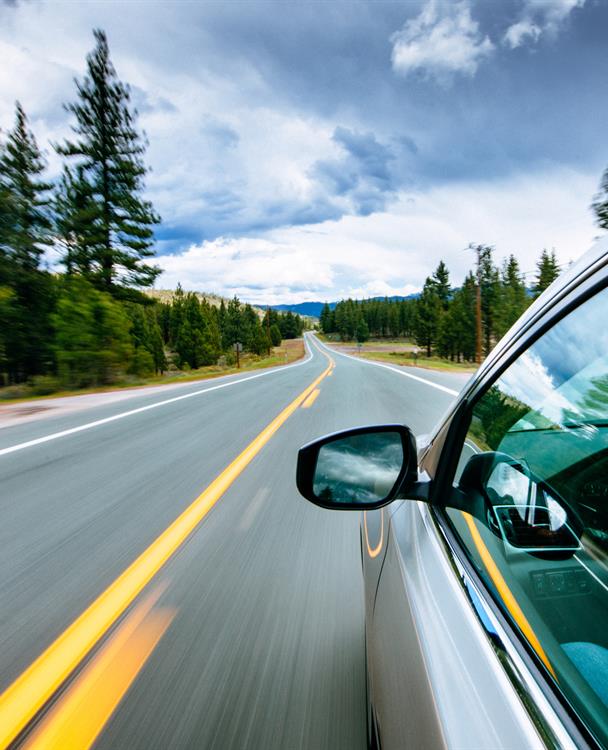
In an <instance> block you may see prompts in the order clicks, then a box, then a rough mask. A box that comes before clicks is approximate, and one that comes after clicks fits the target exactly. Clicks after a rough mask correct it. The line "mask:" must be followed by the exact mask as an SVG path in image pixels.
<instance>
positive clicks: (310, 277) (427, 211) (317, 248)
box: [157, 168, 595, 304]
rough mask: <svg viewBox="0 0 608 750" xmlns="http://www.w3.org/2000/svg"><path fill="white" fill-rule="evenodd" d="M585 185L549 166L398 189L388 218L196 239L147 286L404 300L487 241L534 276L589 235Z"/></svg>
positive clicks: (259, 295)
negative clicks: (550, 252) (541, 264)
mask: <svg viewBox="0 0 608 750" xmlns="http://www.w3.org/2000/svg"><path fill="white" fill-rule="evenodd" d="M594 186H595V174H593V175H587V174H581V173H577V172H573V171H571V170H566V169H562V168H559V169H558V168H555V169H552V170H550V171H548V172H544V173H539V174H535V175H529V176H525V177H523V176H520V177H517V178H510V179H507V180H503V181H502V182H493V183H490V182H476V183H466V184H463V183H452V184H450V185H445V186H442V187H438V188H432V189H429V190H428V191H425V192H420V193H416V194H405V193H402V194H401V195H400V198H399V200H398V201H397V202H396V203H395V204H393V205H392V206H391V208H390V212H389V211H387V212H383V213H375V214H372V215H370V216H347V217H344V218H342V219H340V220H339V221H325V222H322V223H320V224H316V225H313V226H311V227H307V228H303V227H289V228H285V229H277V230H272V231H268V232H265V233H263V235H262V236H261V237H249V238H248V237H241V238H235V239H221V240H216V241H213V242H205V243H203V244H202V245H193V246H192V247H191V248H190V249H189V250H188V251H186V252H185V253H183V254H181V255H174V256H165V257H161V258H159V259H158V261H159V263H160V265H161V266H162V267H163V268H164V269H165V273H164V274H163V275H162V276H161V277H160V279H159V280H158V282H157V286H159V287H160V288H172V287H174V286H175V285H176V284H177V282H178V281H181V283H182V284H183V285H184V287H186V288H188V289H197V290H200V291H207V292H216V293H220V294H223V295H226V296H231V295H233V294H238V295H239V296H240V297H242V298H243V299H246V300H248V301H251V302H259V303H261V304H264V303H271V304H274V303H282V302H303V301H307V300H311V299H313V300H314V299H317V300H319V299H320V300H325V299H327V300H334V299H340V298H342V297H347V296H352V297H358V298H361V297H370V296H378V295H385V294H386V295H392V294H410V293H412V292H414V291H417V290H418V289H420V288H421V286H422V284H423V283H424V279H425V277H426V276H427V275H429V274H430V273H431V272H432V271H433V270H434V268H435V267H436V266H437V264H438V262H439V261H440V260H441V259H443V260H445V261H446V263H447V264H448V267H449V269H450V272H451V278H452V283H454V284H459V283H460V282H461V281H462V279H463V278H464V276H465V275H466V273H467V272H468V270H469V269H470V268H471V266H472V263H473V257H472V255H471V253H468V252H466V250H465V248H466V247H467V245H468V244H469V242H482V243H485V244H489V245H494V246H495V247H496V256H495V259H496V261H497V262H499V261H500V260H501V259H502V258H503V257H505V256H507V255H508V254H510V253H514V254H515V256H516V257H517V258H518V259H519V261H520V265H521V268H522V270H523V271H525V272H534V269H535V264H536V261H537V259H538V257H539V255H540V251H541V250H542V249H543V247H548V248H551V247H555V248H556V251H557V255H558V259H559V261H560V263H568V262H569V261H571V260H574V259H576V258H578V257H579V256H580V255H582V253H583V252H585V251H586V250H587V249H588V248H589V246H590V244H591V242H592V240H593V236H594V230H593V225H592V218H591V214H590V212H589V210H588V208H587V203H586V199H581V196H588V195H590V194H591V193H592V192H593V189H594ZM527 279H528V281H531V279H532V274H530V275H528V277H527Z"/></svg>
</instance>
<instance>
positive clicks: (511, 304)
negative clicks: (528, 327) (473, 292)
mask: <svg viewBox="0 0 608 750" xmlns="http://www.w3.org/2000/svg"><path fill="white" fill-rule="evenodd" d="M528 304H529V301H528V295H527V292H526V285H525V284H524V280H523V276H522V274H521V271H520V270H519V263H518V262H517V259H516V258H515V256H514V255H510V256H509V257H508V258H507V259H506V260H505V262H504V265H503V267H502V271H501V276H500V289H499V293H498V295H497V299H496V305H495V310H494V327H495V333H496V336H497V338H501V337H502V336H504V334H505V333H506V332H507V331H508V330H509V328H511V326H512V325H513V324H514V323H515V321H516V320H517V319H518V318H519V316H520V315H521V314H522V313H523V311H524V310H525V309H526V307H528Z"/></svg>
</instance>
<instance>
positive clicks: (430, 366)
mask: <svg viewBox="0 0 608 750" xmlns="http://www.w3.org/2000/svg"><path fill="white" fill-rule="evenodd" d="M359 356H360V357H362V358H363V359H375V360H381V361H382V362H391V363H392V364H394V365H407V366H408V367H421V368H425V369H427V370H443V371H444V372H475V370H476V369H477V368H476V367H475V365H473V364H471V363H470V362H452V360H450V359H442V358H441V357H426V356H424V357H423V356H418V358H417V359H416V360H415V359H414V357H413V355H412V353H411V352H373V351H372V352H370V351H364V350H362V351H361V353H360V354H359Z"/></svg>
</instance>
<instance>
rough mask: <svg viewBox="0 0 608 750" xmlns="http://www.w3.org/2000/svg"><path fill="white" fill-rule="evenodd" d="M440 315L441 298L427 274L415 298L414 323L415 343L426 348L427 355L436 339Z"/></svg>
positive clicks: (429, 353)
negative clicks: (420, 290) (419, 292)
mask: <svg viewBox="0 0 608 750" xmlns="http://www.w3.org/2000/svg"><path fill="white" fill-rule="evenodd" d="M440 315H441V300H440V299H439V296H438V294H437V291H436V287H435V282H434V281H433V279H432V278H431V277H430V276H429V277H428V278H427V280H426V281H425V282H424V287H423V288H422V293H421V295H420V297H419V298H418V299H417V300H416V322H415V324H414V334H415V336H416V343H417V344H418V345H419V346H423V347H424V348H425V349H426V354H427V357H430V356H431V354H432V349H433V345H434V344H435V343H436V340H437V332H438V325H439V319H440Z"/></svg>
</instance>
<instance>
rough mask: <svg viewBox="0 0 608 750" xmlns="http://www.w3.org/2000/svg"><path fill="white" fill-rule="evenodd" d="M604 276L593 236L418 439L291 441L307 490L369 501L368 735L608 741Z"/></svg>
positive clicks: (447, 743)
mask: <svg viewBox="0 0 608 750" xmlns="http://www.w3.org/2000/svg"><path fill="white" fill-rule="evenodd" d="M607 286H608V242H607V241H603V242H601V243H599V244H598V245H597V246H596V247H595V248H594V249H593V250H592V251H591V252H590V253H589V254H587V255H586V256H585V257H584V258H583V259H582V260H581V261H580V262H579V263H578V264H577V265H576V266H575V267H573V268H571V269H570V270H569V271H567V272H566V273H564V274H563V275H562V276H561V277H560V278H559V279H558V281H557V282H555V283H554V284H553V285H552V286H551V287H550V288H549V289H548V290H547V291H546V292H545V293H544V294H543V295H542V296H541V297H540V298H539V299H538V300H537V301H536V302H535V303H534V304H533V305H532V306H531V307H530V308H529V309H528V311H527V312H526V314H525V315H524V316H523V317H522V318H521V319H520V320H519V321H518V323H517V324H516V325H515V326H514V327H513V328H512V329H511V331H509V333H508V334H507V335H506V336H505V337H504V339H503V340H502V341H501V342H500V343H499V344H498V345H497V346H496V348H495V349H494V351H493V352H492V354H491V356H489V357H488V359H487V360H486V361H485V362H484V364H483V365H482V367H481V368H480V369H479V371H478V373H477V374H476V375H475V376H474V377H473V378H472V379H471V381H470V382H469V383H468V384H467V386H466V387H465V389H464V390H463V392H462V393H461V394H460V396H459V398H458V399H457V400H456V403H455V404H454V406H453V407H452V409H451V410H450V412H449V414H448V415H447V416H446V417H445V419H444V421H443V422H442V423H441V424H440V425H439V427H438V428H437V430H436V431H435V433H434V434H433V436H432V437H431V439H430V440H427V441H425V444H424V445H423V446H422V448H421V449H418V450H417V447H416V442H415V438H414V436H413V435H412V433H411V431H410V430H409V429H408V428H407V427H405V426H403V425H400V424H397V425H381V426H372V427H362V428H359V429H356V430H349V431H346V432H341V433H337V434H334V435H329V436H327V437H324V438H322V439H320V440H318V441H315V442H314V443H311V444H309V445H307V446H305V447H304V448H302V449H301V450H300V453H299V457H298V473H297V484H298V489H299V490H300V492H301V493H302V494H303V495H304V497H306V498H307V499H308V500H310V501H312V502H313V503H315V504H317V505H320V506H322V507H324V508H331V509H340V510H355V511H363V513H362V522H361V555H362V561H363V575H364V579H365V599H366V601H365V609H366V651H367V673H368V674H367V677H368V683H367V684H368V741H369V746H370V747H372V748H378V747H381V748H382V750H393V749H395V748H442V747H449V748H466V749H467V750H469V749H473V748H511V749H513V750H516V749H517V750H518V749H520V748H542V747H550V748H585V747H592V748H595V747H608V288H607ZM405 416H406V417H407V415H405Z"/></svg>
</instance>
